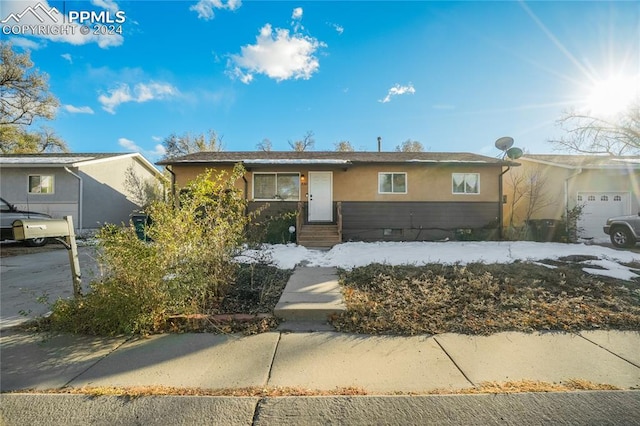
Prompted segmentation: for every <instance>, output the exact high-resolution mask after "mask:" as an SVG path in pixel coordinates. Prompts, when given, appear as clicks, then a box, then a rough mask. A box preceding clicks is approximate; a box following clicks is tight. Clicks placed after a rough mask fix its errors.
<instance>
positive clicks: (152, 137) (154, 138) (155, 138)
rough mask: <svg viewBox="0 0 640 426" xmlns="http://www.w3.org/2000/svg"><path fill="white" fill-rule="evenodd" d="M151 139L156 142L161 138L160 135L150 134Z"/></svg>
mask: <svg viewBox="0 0 640 426" xmlns="http://www.w3.org/2000/svg"><path fill="white" fill-rule="evenodd" d="M151 139H153V140H154V141H156V142H160V141H161V140H162V138H161V137H160V136H151Z"/></svg>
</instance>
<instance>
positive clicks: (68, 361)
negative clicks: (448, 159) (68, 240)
mask: <svg viewBox="0 0 640 426" xmlns="http://www.w3.org/2000/svg"><path fill="white" fill-rule="evenodd" d="M62 254H63V255H65V256H66V252H64V251H63V252H62ZM33 256H36V255H28V256H20V257H22V258H28V259H27V260H18V259H12V258H3V259H2V283H1V284H2V294H1V296H2V299H3V300H2V311H3V312H2V313H1V317H2V320H3V321H5V319H6V320H11V318H10V315H6V316H5V312H4V309H5V300H4V298H5V294H11V292H13V291H16V290H15V288H17V287H18V284H17V283H19V281H9V277H13V276H15V275H16V274H18V271H19V272H20V274H24V271H26V270H28V268H29V267H32V265H34V264H38V263H39V264H40V265H50V266H51V268H52V271H59V272H58V274H63V273H64V272H63V268H60V267H59V268H58V269H56V267H55V264H53V263H52V264H48V263H47V261H46V256H44V257H41V258H40V257H33ZM51 256H54V257H55V256H57V254H54V255H51ZM7 259H8V260H7ZM18 262H23V263H22V264H21V265H22V266H21V268H22V269H17V268H18V267H17V266H16V265H17V264H18ZM59 262H61V261H59ZM45 267H48V266H45ZM10 268H14V269H10ZM35 270H37V268H35ZM33 274H38V273H37V272H33ZM18 275H19V274H18ZM54 275H55V274H53V273H50V274H48V275H47V274H44V273H43V274H41V275H37V276H38V279H40V280H45V281H46V280H47V279H52V277H53V276H54ZM11 279H12V280H13V279H14V278H11ZM7 281H9V283H11V284H10V285H7ZM27 281H30V280H27ZM63 281H64V280H62V281H61V282H60V284H61V285H62V284H63ZM65 283H66V282H65ZM66 284H67V285H68V289H69V290H68V291H69V292H70V291H71V287H72V286H71V282H70V273H69V282H68V283H66ZM5 287H7V288H8V290H7V288H5ZM14 287H15V288H14ZM6 291H9V293H7V292H6ZM64 291H65V290H63V293H64ZM20 294H22V295H23V296H24V295H25V294H27V293H25V292H20V291H18V292H17V295H20ZM69 294H70V293H69ZM16 297H17V296H16ZM17 300H18V299H14V302H15V301H17ZM285 325H286V323H285ZM287 328H288V327H286V326H285V327H284V328H283V329H285V330H286V329H287ZM289 329H295V327H289ZM573 379H577V380H586V381H590V382H593V383H598V384H609V385H612V386H615V387H617V388H619V389H621V390H620V391H588V392H569V393H527V394H521V395H508V394H499V395H451V394H449V395H424V394H427V393H430V392H434V391H439V392H444V393H452V392H454V391H456V390H460V389H465V388H473V387H476V386H479V385H481V384H482V383H484V382H507V381H519V380H540V381H545V382H551V383H561V382H567V381H569V380H573ZM147 386H148V387H174V388H201V389H238V388H248V387H251V388H257V389H265V388H267V389H269V388H280V387H289V388H300V389H308V390H318V391H335V390H336V389H341V388H358V389H360V390H361V391H364V392H366V393H367V394H368V396H322V397H281V398H272V397H267V398H259V397H237V398H234V397H208V396H147V397H139V398H133V399H132V398H123V397H115V396H103V397H87V396H85V395H68V394H55V393H54V394H44V393H41V392H40V393H38V391H45V390H57V391H61V390H64V389H68V388H76V389H81V388H84V387H93V388H96V387H138V388H139V387H147ZM27 390H29V391H30V392H31V393H26V392H25V391H27ZM0 391H2V392H3V393H2V394H0V425H9V426H11V425H26V424H29V425H45V424H46V425H58V424H60V425H66V424H78V425H80V424H104V425H107V424H109V425H112V424H121V425H129V424H144V425H147V424H149V425H155V424H157V425H166V424H198V425H199V424H220V425H234V424H238V425H252V424H253V425H271V424H277V425H279V424H283V425H287V424H291V425H293V424H442V425H449V424H451V425H454V424H514V425H516V424H518V425H520V424H523V425H529V424H530V425H534V424H535V425H537V424H576V425H578V424H580V425H582V424H598V425H600V424H625V425H626V424H629V425H633V424H640V332H638V331H604V330H603V331H585V332H580V333H558V332H548V333H516V332H505V333H497V334H493V335H490V336H466V335H458V334H441V335H435V336H413V337H400V336H369V335H356V334H347V333H337V332H331V331H320V332H285V331H274V332H268V333H263V334H258V335H254V336H243V335H238V334H230V335H220V334H206V333H202V334H164V335H154V336H148V337H138V338H125V337H114V338H103V337H91V336H77V335H69V334H49V333H44V334H34V333H27V332H23V331H20V330H18V329H16V328H10V327H8V326H3V327H2V329H1V330H0ZM21 391H22V392H21ZM421 394H422V395H421Z"/></svg>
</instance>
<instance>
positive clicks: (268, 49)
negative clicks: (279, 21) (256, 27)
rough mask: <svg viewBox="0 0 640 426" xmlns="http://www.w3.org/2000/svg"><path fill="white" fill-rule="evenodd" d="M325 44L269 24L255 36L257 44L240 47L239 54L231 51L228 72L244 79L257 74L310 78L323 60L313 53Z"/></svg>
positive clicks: (286, 78) (244, 81)
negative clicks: (273, 28)
mask: <svg viewBox="0 0 640 426" xmlns="http://www.w3.org/2000/svg"><path fill="white" fill-rule="evenodd" d="M320 47H326V44H325V43H323V42H321V41H318V40H317V39H315V38H313V37H309V36H303V35H300V34H293V35H290V34H289V31H288V30H283V29H279V28H278V29H276V31H275V33H274V32H273V30H272V28H271V25H270V24H266V25H265V26H264V27H262V29H260V34H259V35H258V36H257V37H256V44H248V45H246V46H243V47H242V48H241V49H240V52H241V53H240V54H239V55H231V60H230V63H229V66H230V67H231V68H232V69H231V71H230V72H229V73H230V75H231V76H233V77H235V78H239V79H240V80H241V81H242V82H243V83H246V84H248V83H250V82H251V81H252V80H253V75H254V74H264V75H266V76H268V77H269V78H273V79H275V80H277V81H282V80H288V79H290V78H294V79H299V78H302V79H305V80H308V79H309V78H311V75H312V74H313V73H314V72H316V71H317V70H318V68H319V67H320V62H319V61H318V58H316V57H315V56H314V53H315V52H316V51H317V50H318V49H319V48H320Z"/></svg>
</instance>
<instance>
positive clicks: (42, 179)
mask: <svg viewBox="0 0 640 426" xmlns="http://www.w3.org/2000/svg"><path fill="white" fill-rule="evenodd" d="M53 192H54V185H53V176H51V175H29V194H53Z"/></svg>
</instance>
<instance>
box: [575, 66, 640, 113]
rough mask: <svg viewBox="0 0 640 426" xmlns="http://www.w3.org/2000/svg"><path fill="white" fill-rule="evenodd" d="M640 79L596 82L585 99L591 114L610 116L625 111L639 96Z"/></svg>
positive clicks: (620, 78)
mask: <svg viewBox="0 0 640 426" xmlns="http://www.w3.org/2000/svg"><path fill="white" fill-rule="evenodd" d="M639 80H640V77H636V78H631V77H622V76H616V77H611V78H609V79H607V80H600V81H597V82H596V83H595V84H594V85H593V88H592V89H591V94H590V95H589V97H588V98H587V105H586V106H587V109H588V110H589V111H590V113H591V114H594V115H603V116H611V115H616V114H618V113H619V112H621V111H623V110H625V109H626V108H627V107H628V106H629V105H630V104H631V103H632V102H633V100H634V99H636V98H638V96H639V95H640V93H639V92H640V81H639Z"/></svg>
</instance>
